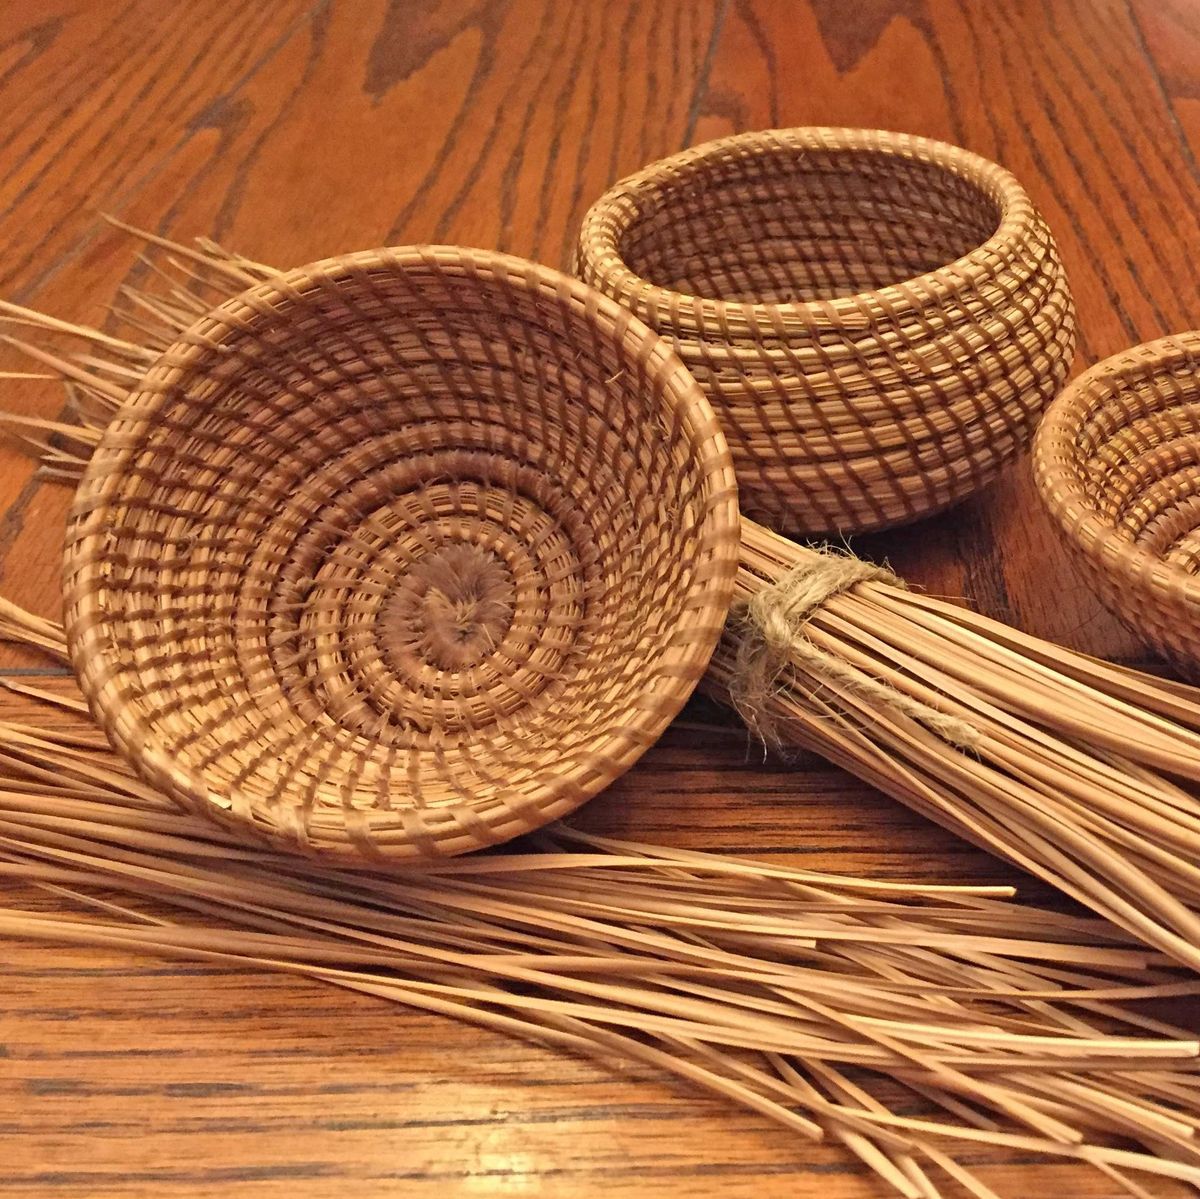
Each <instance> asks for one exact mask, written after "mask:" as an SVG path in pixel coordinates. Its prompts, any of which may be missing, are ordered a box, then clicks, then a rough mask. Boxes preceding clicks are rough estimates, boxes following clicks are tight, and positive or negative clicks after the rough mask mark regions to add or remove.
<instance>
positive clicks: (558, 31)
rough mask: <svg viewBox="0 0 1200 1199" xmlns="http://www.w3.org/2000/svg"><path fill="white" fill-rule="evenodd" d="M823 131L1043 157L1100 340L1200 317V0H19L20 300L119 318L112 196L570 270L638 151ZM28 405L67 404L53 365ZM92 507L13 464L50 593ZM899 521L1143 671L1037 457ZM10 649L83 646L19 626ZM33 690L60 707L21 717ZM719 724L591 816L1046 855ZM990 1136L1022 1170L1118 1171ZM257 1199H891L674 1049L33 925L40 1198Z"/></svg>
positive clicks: (23, 1004) (930, 560) (2, 199)
mask: <svg viewBox="0 0 1200 1199" xmlns="http://www.w3.org/2000/svg"><path fill="white" fill-rule="evenodd" d="M797 124H829V125H863V126H881V127H886V128H892V129H900V130H906V131H909V132H913V133H919V134H925V135H930V136H933V137H939V138H944V139H947V140H950V141H954V142H958V143H960V144H962V145H964V146H967V147H969V148H971V149H973V150H976V151H979V152H980V153H982V154H985V155H988V156H990V157H993V158H996V159H998V160H999V161H1001V162H1003V163H1004V164H1005V165H1007V166H1008V167H1010V168H1011V169H1012V170H1013V171H1014V172H1016V174H1017V175H1018V176H1019V177H1020V178H1021V179H1022V180H1023V181H1024V183H1025V184H1026V186H1027V187H1028V189H1029V190H1030V192H1031V193H1032V194H1033V196H1034V198H1035V200H1036V202H1037V203H1038V204H1039V206H1040V207H1041V208H1042V209H1043V211H1044V212H1045V214H1046V217H1047V218H1048V220H1049V221H1050V223H1051V225H1052V227H1053V228H1054V230H1055V232H1056V233H1057V235H1058V237H1059V240H1060V244H1061V246H1062V250H1063V255H1064V258H1065V260H1066V264H1067V267H1068V270H1069V272H1070V277H1071V281H1072V284H1073V287H1074V292H1075V296H1076V299H1077V302H1078V309H1079V317H1080V322H1081V331H1082V338H1081V352H1080V364H1081V365H1084V364H1086V363H1089V362H1091V361H1094V360H1095V359H1097V358H1099V357H1102V356H1104V355H1107V354H1109V353H1112V352H1114V351H1116V350H1118V349H1120V348H1122V347H1124V346H1126V345H1129V344H1131V343H1133V342H1136V341H1140V340H1145V339H1147V338H1151V337H1155V336H1158V335H1160V334H1163V333H1167V332H1171V331H1175V330H1179V329H1183V328H1189V327H1195V326H1198V325H1200V299H1198V295H1200V289H1198V288H1197V279H1198V276H1200V229H1198V226H1197V212H1198V210H1200V203H1198V200H1200V169H1198V167H1197V156H1198V155H1200V0H1092V2H1087V0H990V2H988V3H983V2H981V0H980V2H977V0H575V2H574V3H572V2H570V0H315V2H314V0H266V2H265V3H252V2H251V3H247V2H246V0H188V2H186V3H185V2H184V0H0V146H2V147H3V150H2V154H0V246H3V253H2V254H0V296H4V297H7V298H10V299H13V300H17V301H20V302H22V303H26V304H31V305H34V306H37V307H39V308H42V309H44V310H46V311H49V312H52V313H54V314H56V315H59V316H61V317H64V318H66V319H69V320H75V321H83V322H95V321H100V320H102V319H103V314H104V309H105V306H106V304H107V303H108V302H109V301H110V300H112V299H113V297H114V294H115V292H116V289H117V287H118V286H119V285H120V284H121V283H122V282H129V281H131V280H136V279H137V278H138V276H139V271H140V269H141V268H139V267H138V266H137V264H136V263H135V261H134V252H133V248H132V246H131V243H130V242H129V240H128V239H127V238H126V237H125V236H123V235H122V234H120V233H117V232H114V231H113V230H112V229H111V227H109V226H107V225H105V224H104V223H103V222H102V221H101V219H100V217H99V215H98V214H99V213H100V212H102V211H104V212H109V213H113V214H115V215H116V216H119V217H121V218H123V219H124V220H126V221H129V222H131V223H133V224H137V225H140V226H143V227H146V228H149V229H153V230H155V231H157V232H160V233H163V234H165V235H169V236H171V237H175V238H186V237H190V236H192V235H196V234H211V235H215V236H216V237H218V238H219V239H220V240H222V241H223V242H225V243H226V244H228V245H231V246H234V247H236V248H238V249H239V250H241V251H242V252H244V253H246V254H248V255H251V256H253V257H255V258H258V259H260V260H263V261H266V262H270V263H274V264H277V265H284V266H286V265H292V264H296V263H300V262H304V261H307V260H310V259H313V258H317V257H321V256H323V255H326V254H331V253H336V252H339V251H342V250H347V249H351V248H360V247H366V246H372V245H379V244H383V243H400V242H408V241H459V242H465V243H469V244H477V245H482V246H498V247H501V248H503V249H506V250H511V251H514V252H517V253H521V254H525V255H528V256H532V257H535V258H539V259H542V260H544V261H547V262H550V263H552V264H557V265H565V263H566V259H567V256H568V252H569V247H570V244H571V240H572V235H573V231H574V229H575V227H576V225H577V223H578V220H579V218H580V216H581V214H582V212H583V211H584V209H585V208H586V206H587V204H588V203H589V201H590V200H591V199H592V198H594V197H595V196H596V195H598V194H599V193H600V192H601V191H602V190H603V189H604V188H605V187H606V186H607V185H608V184H609V183H610V182H612V181H613V180H615V179H616V178H618V177H619V176H621V175H623V174H625V173H627V172H629V171H631V170H633V169H634V168H636V167H638V166H640V165H641V164H643V163H645V162H647V161H649V160H651V159H654V158H657V157H659V156H661V155H664V154H668V153H671V152H673V151H675V150H678V149H679V148H681V147H683V146H686V145H689V144H691V143H693V142H697V141H702V140H705V139H707V138H710V137H714V136H718V135H721V134H725V133H729V132H733V131H736V130H742V129H753V128H761V127H766V126H778V125H797ZM17 365H18V363H17V361H16V359H15V358H12V359H10V358H9V357H7V356H4V357H0V368H6V367H16V366H17ZM3 392H4V401H3V402H4V405H5V406H8V407H13V408H17V409H20V410H24V411H28V412H35V413H38V414H41V415H46V416H53V415H54V414H55V413H56V412H57V411H58V408H59V396H58V395H57V394H56V393H55V392H54V390H53V389H52V388H51V387H50V386H49V385H48V384H37V383H29V384H26V383H15V382H13V383H8V384H6V385H5V386H4V388H3ZM68 499H69V496H68V494H67V492H66V491H65V489H63V488H60V487H57V486H54V485H45V484H42V485H39V484H38V483H36V482H35V481H33V480H32V477H31V471H30V469H29V467H28V465H27V464H26V463H25V462H24V461H23V460H22V459H21V458H20V457H19V456H17V455H16V454H15V453H10V452H9V451H7V450H4V451H3V456H2V457H0V513H2V514H3V515H2V516H0V592H2V593H3V594H4V595H7V596H8V597H10V598H12V599H15V600H17V601H18V602H20V603H23V604H25V605H26V606H28V607H30V608H32V609H33V610H35V611H38V612H43V613H46V614H55V613H56V612H57V610H58V603H59V601H58V569H59V548H60V541H61V534H62V526H63V518H64V513H65V510H66V506H67V503H68ZM860 548H861V549H862V550H863V551H864V552H868V553H870V554H876V555H882V554H886V555H888V557H889V558H890V560H891V562H892V564H893V565H894V566H895V567H896V568H897V569H899V570H900V571H901V572H902V573H904V574H906V575H907V576H908V577H909V578H910V579H912V580H913V581H915V582H919V583H922V584H924V585H925V586H927V587H928V588H929V589H930V590H932V591H935V592H937V593H939V594H944V595H955V596H965V597H968V598H969V599H970V600H971V602H973V603H974V604H976V605H977V606H978V607H979V608H981V609H982V610H984V611H986V612H988V613H991V614H994V615H997V616H1001V617H1004V618H1006V619H1008V620H1011V621H1013V622H1015V623H1016V624H1018V625H1020V626H1021V627H1022V628H1025V629H1028V630H1030V631H1033V632H1036V633H1039V634H1042V635H1045V636H1049V637H1053V638H1057V639H1059V640H1062V641H1065V642H1068V643H1070V644H1072V645H1076V646H1080V647H1083V648H1085V649H1088V650H1090V651H1092V652H1095V653H1101V654H1106V655H1108V656H1111V657H1116V658H1121V659H1124V660H1138V659H1139V658H1140V657H1141V656H1142V653H1143V651H1141V650H1140V649H1139V648H1138V646H1137V645H1136V643H1134V642H1133V641H1132V640H1131V639H1130V638H1129V637H1128V636H1127V635H1126V634H1124V633H1123V632H1122V631H1121V630H1120V629H1119V628H1118V627H1117V626H1116V625H1115V624H1114V622H1113V621H1112V620H1111V619H1110V618H1109V617H1108V616H1106V615H1105V614H1104V613H1103V612H1102V611H1101V610H1100V609H1099V607H1098V606H1097V604H1096V602H1095V601H1094V600H1093V599H1092V597H1091V596H1090V595H1089V594H1088V593H1087V592H1086V590H1085V589H1084V588H1083V587H1082V585H1081V584H1080V582H1079V580H1078V579H1077V578H1076V577H1075V576H1074V575H1073V574H1072V573H1071V570H1070V568H1069V566H1068V564H1067V562H1066V561H1065V559H1064V557H1063V555H1062V553H1061V552H1060V550H1059V549H1058V548H1057V547H1056V545H1055V541H1054V538H1053V535H1052V533H1051V530H1050V528H1049V526H1048V524H1047V522H1046V520H1045V519H1044V518H1043V516H1042V515H1041V514H1040V512H1039V511H1038V509H1037V506H1036V499H1035V496H1034V494H1033V490H1032V487H1031V484H1030V479H1029V471H1028V466H1027V464H1026V463H1021V464H1019V465H1017V466H1016V467H1015V468H1014V469H1012V470H1011V471H1010V472H1009V474H1008V476H1007V477H1005V478H1004V479H1002V480H1001V481H1000V482H999V483H997V484H996V485H994V486H993V487H991V488H989V489H988V491H987V492H986V493H984V494H982V495H980V496H978V497H977V498H976V499H974V500H973V501H972V502H970V503H967V504H965V505H963V506H962V507H960V508H959V509H958V510H957V511H955V512H953V513H951V514H949V515H948V516H946V517H944V518H940V519H938V520H935V521H931V522H927V523H925V524H922V525H918V526H916V527H914V528H911V529H908V530H906V531H902V532H898V533H893V534H890V535H887V536H881V537H876V538H870V539H867V540H865V541H864V542H862V543H860ZM0 666H2V667H3V669H4V670H6V671H9V672H12V671H17V672H24V673H30V672H40V671H42V670H44V667H42V666H40V665H38V664H37V663H36V660H34V659H30V658H25V657H22V656H20V655H16V654H13V653H12V652H8V651H6V656H5V657H4V658H3V659H0ZM52 685H56V686H65V685H67V684H66V683H65V682H64V680H61V679H59V680H58V681H57V682H53V681H52ZM14 715H19V716H21V717H23V718H26V719H28V718H29V717H30V708H29V705H28V704H27V703H25V702H23V701H20V700H18V699H11V698H10V699H7V700H5V701H4V702H3V703H0V718H8V717H11V716H14ZM712 720H713V717H712V715H711V713H709V712H707V711H706V710H705V709H704V708H703V707H697V706H693V707H692V708H691V709H689V711H688V713H686V714H685V718H684V719H683V720H682V721H681V722H680V723H679V724H678V725H677V727H676V728H675V729H673V730H672V731H671V733H670V734H669V735H668V737H667V739H666V740H665V741H664V743H663V744H662V745H661V746H660V747H659V748H657V749H656V750H654V751H653V752H652V753H651V754H650V755H649V757H648V758H647V759H646V760H645V761H644V762H643V763H642V764H641V765H640V766H639V767H638V768H637V769H635V770H634V771H633V772H632V773H631V774H630V775H629V776H628V777H627V778H626V779H624V780H623V781H622V782H621V783H620V784H619V785H618V786H616V787H614V788H613V789H612V791H611V792H610V793H609V794H607V795H605V796H603V797H601V798H600V799H598V800H596V801H595V802H594V803H593V804H592V805H590V807H589V808H588V809H587V810H586V812H585V814H584V816H583V823H585V824H587V825H588V826H590V827H593V828H600V829H606V830H618V831H621V832H626V833H632V834H635V835H637V836H639V837H643V838H645V839H655V838H657V839H661V840H662V841H664V842H669V843H672V844H680V845H689V846H704V847H708V848H712V849H716V850H725V851H732V852H739V853H761V854H767V853H770V854H773V855H775V856H777V857H778V858H779V859H780V860H784V861H797V862H803V863H804V864H805V865H809V866H814V867H819V868H828V869H839V868H845V869H853V870H854V871H855V872H856V873H859V874H865V873H871V872H874V873H877V874H881V875H889V876H906V877H919V878H929V879H939V880H942V879H962V878H977V879H995V878H1007V877H1009V874H1008V873H1007V872H1006V870H1005V869H1004V868H1002V867H1000V866H999V865H997V864H996V863H994V862H991V861H989V860H988V859H986V858H985V857H983V856H982V855H981V854H978V853H975V852H973V851H970V850H966V849H964V848H963V847H962V846H961V845H959V844H958V843H956V842H954V841H953V840H952V839H951V838H950V837H948V836H947V835H945V834H943V833H941V832H940V831H939V830H937V829H934V828H932V827H931V826H929V825H927V824H925V823H923V822H922V821H920V820H919V819H918V818H916V817H913V816H910V815H909V814H908V813H907V812H905V811H903V810H901V809H899V808H898V807H897V806H895V805H893V804H891V803H890V802H889V801H887V800H885V799H883V798H882V797H880V796H878V795H875V794H873V793H871V792H870V791H869V790H868V789H867V788H865V787H862V786H860V785H859V784H857V783H855V782H853V781H852V780H849V779H847V778H846V776H844V775H841V774H839V773H838V772H836V771H833V770H831V769H827V768H824V767H822V766H821V765H820V764H817V763H811V762H809V763H801V764H793V765H786V766H785V765H779V764H763V763H762V762H761V761H759V760H757V759H756V758H755V757H754V755H753V754H751V753H748V751H747V747H746V743H745V739H744V737H743V736H742V735H741V734H740V733H738V732H737V731H736V730H735V729H734V728H732V727H729V728H727V729H721V728H717V729H714V728H712V727H710V722H711V721H712ZM5 898H6V900H11V901H12V902H18V901H19V900H20V899H21V898H22V897H21V896H20V895H18V894H17V893H16V892H11V893H6V897H5ZM985 1158H986V1164H984V1165H983V1166H981V1169H980V1173H981V1176H982V1177H984V1178H985V1180H986V1181H987V1182H988V1183H989V1184H990V1185H992V1186H993V1187H995V1188H996V1189H997V1190H999V1191H1000V1192H1001V1193H1002V1194H1004V1195H1006V1196H1014V1197H1018V1199H1026V1197H1028V1196H1036V1195H1045V1194H1050V1193H1057V1194H1060V1195H1063V1196H1081V1197H1082V1196H1101V1195H1109V1194H1112V1193H1114V1192H1113V1190H1112V1186H1111V1184H1109V1183H1106V1182H1105V1181H1104V1180H1103V1179H1102V1178H1100V1177H1099V1176H1098V1175H1093V1174H1091V1173H1088V1172H1085V1171H1081V1170H1079V1169H1076V1168H1074V1167H1070V1166H1062V1165H1047V1164H1042V1163H1037V1162H1032V1161H1021V1160H1017V1159H1015V1158H1013V1157H1012V1156H1011V1155H1009V1156H1008V1157H1004V1156H992V1157H990V1158H987V1157H986V1155H981V1156H980V1157H978V1158H975V1159H973V1160H984V1159H985ZM1146 1186H1147V1190H1148V1192H1149V1193H1152V1194H1155V1195H1167V1194H1176V1193H1178V1192H1177V1191H1175V1190H1172V1189H1169V1188H1166V1187H1162V1186H1160V1185H1157V1184H1155V1183H1154V1182H1153V1181H1151V1182H1148V1183H1146ZM216 1193H221V1194H236V1195H255V1196H259V1195H262V1196H282V1195H301V1196H314V1197H315V1196H326V1195H328V1196H333V1195H341V1194H343V1193H352V1194H356V1195H362V1196H377V1195H378V1196H381V1195H415V1196H431V1197H432V1196H451V1195H518V1194H521V1195H525V1194H536V1195H549V1196H580V1197H587V1196H601V1195H603V1196H606V1197H613V1196H650V1195H672V1196H674V1195H679V1196H706V1195H717V1194H720V1195H722V1196H729V1197H737V1196H756V1197H761V1196H775V1195H789V1196H808V1195H820V1196H822V1199H851V1197H868V1196H877V1195H881V1194H883V1190H882V1188H881V1186H880V1185H879V1184H878V1183H876V1181H875V1180H874V1179H873V1178H871V1177H870V1176H866V1175H864V1174H863V1173H862V1172H861V1171H860V1170H859V1169H858V1168H857V1167H856V1166H855V1165H854V1164H853V1163H851V1162H850V1161H849V1160H848V1159H847V1157H846V1156H845V1155H844V1154H843V1153H842V1152H841V1151H840V1150H838V1149H837V1148H834V1147H818V1148H815V1149H814V1148H813V1147H811V1146H808V1145H804V1144H800V1143H797V1142H796V1141H795V1140H794V1139H793V1138H792V1137H790V1136H788V1135H787V1134H785V1133H783V1132H780V1131H778V1130H776V1129H774V1128H772V1127H768V1126H767V1125H766V1124H765V1123H764V1122H763V1121H762V1120H761V1119H760V1118H758V1117H756V1116H754V1115H752V1114H749V1113H746V1112H744V1111H741V1110H735V1109H731V1108H730V1107H727V1106H725V1105H723V1104H721V1103H719V1102H716V1101H712V1100H709V1099H706V1098H703V1097H700V1096H698V1095H696V1094H692V1093H688V1092H686V1091H685V1090H683V1089H681V1087H679V1086H678V1085H676V1084H675V1083H673V1082H671V1081H668V1080H666V1079H665V1078H662V1077H657V1076H655V1075H653V1074H652V1073H650V1072H648V1071H646V1070H643V1069H641V1068H638V1069H630V1068H626V1069H620V1068H611V1069H610V1068H607V1067H604V1066H601V1065H598V1064H595V1063H592V1062H587V1061H578V1060H573V1059H571V1058H567V1057H563V1056H557V1055H554V1054H552V1053H550V1052H548V1051H546V1050H542V1049H537V1048H533V1047H531V1046H527V1045H523V1044H520V1043H517V1042H514V1041H510V1040H506V1039H503V1038H501V1037H499V1036H492V1035H486V1034H484V1033H482V1032H479V1031H476V1030H473V1029H464V1028H462V1027H460V1026H458V1025H456V1024H454V1023H452V1022H450V1021H447V1020H442V1019H435V1018H433V1017H429V1016H423V1015H413V1014H409V1013H407V1012H405V1011H404V1010H402V1009H397V1008H394V1007H392V1006H388V1005H385V1004H383V1003H380V1002H376V1001H373V1000H371V999H368V998H365V997H359V996H353V995H349V994H344V993H341V992H335V991H333V990H332V989H328V990H327V989H322V988H320V987H319V986H318V985H317V984H316V983H312V984H308V983H304V982H301V981H292V980H281V979H280V978H277V977H266V976H260V975H258V974H252V973H248V972H241V971H233V970H217V969H212V968H199V967H197V968H190V967H185V966H180V965H178V964H175V963H163V962H159V961H154V960H149V959H140V958H134V957H129V956H123V955H117V954H110V953H99V952H75V951H69V950H61V949H60V950H48V949H45V948H42V947H38V946H25V945H11V944H9V945H5V946H4V950H3V953H2V954H0V1196H3V1195H8V1194H12V1195H87V1196H108V1195H112V1196H133V1195H147V1196H148V1195H155V1196H171V1197H175V1196H185V1195H187V1196H191V1195H195V1196H200V1195H211V1194H216Z"/></svg>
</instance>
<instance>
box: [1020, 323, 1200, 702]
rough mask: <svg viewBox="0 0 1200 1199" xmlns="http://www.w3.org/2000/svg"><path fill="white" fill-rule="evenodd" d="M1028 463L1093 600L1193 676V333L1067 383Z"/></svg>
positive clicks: (1197, 425) (1198, 436)
mask: <svg viewBox="0 0 1200 1199" xmlns="http://www.w3.org/2000/svg"><path fill="white" fill-rule="evenodd" d="M1034 469H1035V474H1036V477H1037V484H1038V491H1039V493H1040V495H1041V497H1042V500H1043V502H1044V504H1045V506H1046V508H1047V510H1048V511H1049V513H1050V515H1051V516H1052V517H1053V518H1054V520H1055V521H1056V523H1057V524H1058V527H1059V529H1060V530H1061V531H1062V533H1063V535H1064V539H1065V542H1066V544H1067V546H1068V547H1069V549H1070V550H1071V552H1072V556H1073V558H1074V561H1075V562H1076V564H1077V565H1078V566H1079V567H1080V568H1081V570H1082V572H1083V573H1084V575H1085V577H1086V578H1087V580H1088V582H1089V583H1090V584H1091V585H1092V587H1093V588H1094V589H1095V591H1096V593H1097V594H1098V595H1099V597H1100V598H1101V599H1102V600H1103V601H1104V603H1105V604H1106V605H1107V606H1108V607H1109V608H1110V609H1111V610H1112V612H1113V613H1114V614H1115V615H1116V616H1118V617H1119V618H1120V619H1121V620H1122V621H1124V623H1125V624H1126V625H1128V627H1129V628H1130V629H1131V630H1132V631H1133V632H1134V633H1135V634H1136V635H1137V636H1138V637H1140V638H1142V639H1143V640H1145V641H1147V642H1149V644H1151V645H1152V646H1154V647H1155V648H1156V649H1157V650H1158V651H1159V652H1160V653H1162V654H1163V655H1164V656H1165V657H1167V658H1168V659H1170V660H1171V661H1172V662H1174V663H1175V664H1176V665H1177V666H1178V667H1180V668H1181V669H1182V670H1183V671H1184V672H1186V673H1187V674H1189V675H1191V676H1192V677H1193V678H1195V677H1198V676H1200V332H1189V333H1181V334H1178V335H1176V336H1173V337H1164V338H1161V339H1159V340H1158V341H1152V342H1147V343H1146V344H1144V345H1140V346H1135V347H1133V348H1132V349H1130V350H1126V351H1125V352H1123V353H1121V354H1117V355H1115V356H1114V357H1112V358H1108V359H1105V360H1104V361H1103V362H1100V363H1098V364H1097V365H1095V366H1093V367H1092V368H1091V369H1090V370H1088V371H1087V372H1086V373H1084V374H1083V375H1081V376H1080V377H1079V378H1078V379H1076V380H1075V381H1074V382H1072V383H1071V384H1070V386H1069V387H1067V388H1066V390H1064V392H1063V394H1062V395H1061V396H1059V398H1058V399H1057V400H1055V402H1054V403H1053V404H1052V405H1051V406H1050V409H1049V411H1048V412H1047V414H1046V419H1045V422H1044V423H1043V425H1042V427H1041V429H1040V430H1039V431H1038V435H1037V439H1036V442H1035V452H1034Z"/></svg>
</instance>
